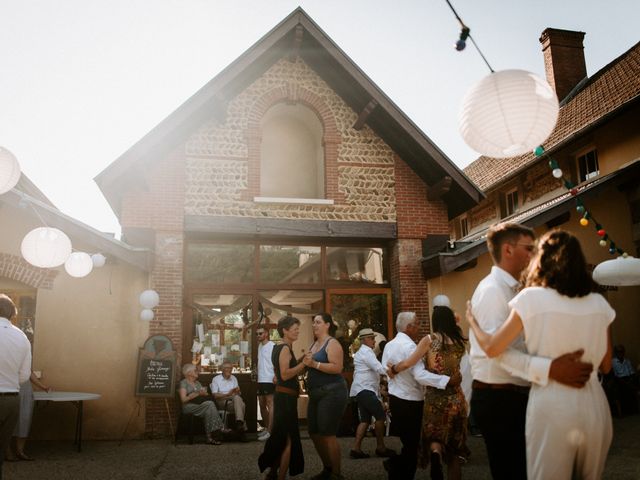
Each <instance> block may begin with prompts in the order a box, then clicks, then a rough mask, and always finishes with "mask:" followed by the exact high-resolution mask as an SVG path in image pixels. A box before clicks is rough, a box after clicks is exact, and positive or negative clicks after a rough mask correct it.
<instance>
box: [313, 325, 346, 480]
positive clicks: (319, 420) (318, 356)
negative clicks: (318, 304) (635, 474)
mask: <svg viewBox="0 0 640 480" xmlns="http://www.w3.org/2000/svg"><path fill="white" fill-rule="evenodd" d="M312 328H313V334H314V336H315V339H316V340H315V342H314V343H313V345H312V346H311V351H310V352H308V353H307V354H306V355H305V357H304V360H303V362H304V364H305V365H306V366H307V368H308V369H309V370H308V374H307V390H308V393H309V407H308V409H307V423H308V426H309V436H310V437H311V440H313V445H314V446H315V447H316V451H317V452H318V455H319V456H320V459H321V460H322V464H323V466H324V469H323V470H322V472H320V473H319V474H318V475H315V476H314V477H311V478H312V480H314V479H315V480H321V479H325V478H327V479H341V478H344V477H343V476H342V475H341V474H340V445H339V444H338V439H337V438H336V433H337V432H338V426H339V425H340V420H341V419H342V414H343V413H344V409H345V408H346V406H347V400H348V397H349V395H348V392H347V382H346V381H345V379H344V378H343V377H342V362H343V352H342V346H341V345H340V342H338V341H337V340H336V339H335V338H334V337H333V335H334V334H335V331H336V330H337V328H338V327H337V326H336V325H335V324H334V323H333V319H332V318H331V315H329V314H328V313H319V314H318V315H316V316H315V317H314V318H313V324H312Z"/></svg>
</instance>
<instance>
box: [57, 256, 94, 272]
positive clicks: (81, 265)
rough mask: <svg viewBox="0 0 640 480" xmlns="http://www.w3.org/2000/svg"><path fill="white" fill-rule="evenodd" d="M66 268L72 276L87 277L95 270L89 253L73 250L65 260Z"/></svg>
mask: <svg viewBox="0 0 640 480" xmlns="http://www.w3.org/2000/svg"><path fill="white" fill-rule="evenodd" d="M64 269H65V270H66V271H67V273H68V274H69V275H71V276H72V277H76V278H82V277H86V276H87V275H89V274H90V273H91V270H93V261H91V257H90V256H89V254H88V253H84V252H73V253H72V254H71V255H69V258H67V261H66V262H64Z"/></svg>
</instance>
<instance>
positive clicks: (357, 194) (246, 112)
mask: <svg viewBox="0 0 640 480" xmlns="http://www.w3.org/2000/svg"><path fill="white" fill-rule="evenodd" d="M283 101H287V102H302V103H304V104H305V105H306V106H308V107H309V108H310V109H312V110H313V111H315V113H316V114H317V115H318V118H319V119H320V121H321V123H322V124H323V126H324V132H323V133H324V135H323V144H324V149H325V170H326V182H325V190H326V198H327V199H332V200H334V205H313V206H311V205H286V204H285V205H273V204H272V205H265V204H255V203H254V202H253V201H252V200H253V197H254V196H259V195H260V192H259V168H260V157H259V155H260V120H261V118H262V116H263V115H264V113H266V111H267V110H268V109H269V108H270V107H271V106H273V105H275V104H276V103H278V102H283ZM356 119H357V113H356V112H354V111H353V110H352V109H351V108H350V107H349V106H348V105H347V104H346V103H345V102H344V101H343V100H342V99H341V98H340V97H339V96H338V95H337V94H336V93H335V92H334V91H333V90H332V89H331V88H330V87H329V86H328V85H327V84H326V83H325V82H324V80H322V79H321V78H320V76H318V75H317V74H316V73H315V72H314V71H313V70H312V69H311V68H309V67H308V66H307V65H306V64H305V63H304V62H303V61H302V60H301V59H298V60H296V61H295V62H290V61H288V60H286V59H282V60H280V61H278V62H277V63H275V64H274V65H273V66H272V67H271V68H269V69H268V70H267V71H266V72H265V73H264V74H263V75H262V76H261V77H260V78H259V79H257V80H256V81H255V82H254V83H252V84H251V85H250V86H249V87H247V88H246V89H245V90H244V91H243V92H242V93H240V94H239V95H238V96H237V97H235V98H234V99H232V100H231V101H230V102H229V104H228V107H227V115H226V117H225V119H224V123H220V122H218V121H216V120H211V121H209V122H207V123H205V124H204V125H202V126H201V127H200V128H199V129H198V130H197V131H196V132H194V133H193V135H191V137H190V138H189V139H188V140H187V142H186V145H185V155H186V165H185V167H186V172H185V175H186V185H185V214H186V215H212V216H240V217H261V218H265V217H266V218H286V219H291V218H294V219H307V220H344V221H368V222H395V221H396V198H395V178H394V152H393V151H392V150H391V148H389V146H388V145H386V143H385V142H384V141H383V140H381V139H380V138H379V137H377V136H376V135H375V134H374V133H373V131H372V130H371V129H370V128H369V127H367V126H366V125H365V126H364V128H362V129H361V130H359V131H358V130H355V129H353V128H352V126H353V124H354V123H355V121H356Z"/></svg>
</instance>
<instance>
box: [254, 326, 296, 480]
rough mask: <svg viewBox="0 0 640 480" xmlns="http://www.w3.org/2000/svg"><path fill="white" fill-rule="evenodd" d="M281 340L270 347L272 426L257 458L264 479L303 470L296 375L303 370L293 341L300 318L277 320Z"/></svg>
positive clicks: (281, 479)
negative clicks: (272, 389)
mask: <svg viewBox="0 0 640 480" xmlns="http://www.w3.org/2000/svg"><path fill="white" fill-rule="evenodd" d="M278 333H279V334H280V337H281V338H282V343H280V344H278V345H276V346H275V347H273V352H272V354H271V361H272V362H273V369H274V372H275V375H276V380H277V383H276V391H275V393H274V395H273V406H274V413H273V425H272V429H271V436H270V437H269V438H268V439H267V443H266V444H265V446H264V451H263V452H262V455H260V457H259V458H258V466H259V467H260V471H261V472H264V471H265V470H266V469H267V468H269V467H270V470H269V473H268V474H267V477H266V478H267V479H276V478H277V479H279V480H283V479H284V478H286V476H287V470H288V471H289V475H291V476H294V475H298V474H300V473H302V472H304V457H303V455H302V444H301V443H300V429H299V427H298V378H297V377H298V375H299V374H300V373H302V372H303V371H304V369H305V365H304V364H303V363H298V361H297V360H296V357H295V356H294V355H293V350H292V347H293V342H295V341H296V340H297V339H298V334H299V333H300V320H298V319H297V318H295V317H290V316H286V317H283V318H281V319H280V321H279V322H278Z"/></svg>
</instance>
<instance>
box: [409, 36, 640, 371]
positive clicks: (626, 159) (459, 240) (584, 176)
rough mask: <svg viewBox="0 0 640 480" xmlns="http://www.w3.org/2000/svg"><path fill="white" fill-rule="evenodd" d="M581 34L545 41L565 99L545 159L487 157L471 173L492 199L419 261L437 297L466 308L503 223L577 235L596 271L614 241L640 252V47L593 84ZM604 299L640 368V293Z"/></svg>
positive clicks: (551, 75) (625, 290)
mask: <svg viewBox="0 0 640 480" xmlns="http://www.w3.org/2000/svg"><path fill="white" fill-rule="evenodd" d="M584 35H585V34H584V33H583V32H573V31H566V30H558V29H551V28H549V29H546V30H545V31H544V32H543V33H542V36H541V38H540V42H541V44H542V49H543V56H544V63H545V69H546V73H547V81H548V82H549V83H550V84H551V85H552V87H554V88H555V90H556V93H557V94H558V98H559V99H560V100H561V102H560V115H559V119H558V123H557V125H556V127H555V129H554V131H553V132H552V133H551V135H550V136H549V138H548V139H547V141H546V142H545V143H544V147H545V151H546V153H547V154H548V155H547V156H544V157H542V158H538V157H536V156H535V155H534V154H533V153H529V154H525V155H522V156H519V157H514V158H505V159H495V158H488V157H480V158H478V159H477V160H476V161H475V162H473V163H471V164H470V165H469V166H468V167H466V168H465V169H464V172H465V173H466V174H467V175H468V176H469V178H471V179H472V180H473V181H474V182H475V183H476V184H477V185H478V186H479V187H480V188H481V189H482V190H483V192H484V193H485V195H486V198H485V199H484V200H483V201H481V202H480V203H479V204H478V205H476V206H475V207H473V208H471V209H469V210H468V211H467V212H464V213H463V214H461V215H458V216H456V218H454V219H453V220H452V221H451V222H450V233H451V237H452V238H453V239H455V242H452V246H453V248H451V247H450V248H447V249H442V250H440V251H436V250H433V251H431V252H429V253H428V254H427V255H425V258H423V260H422V266H423V271H424V273H425V276H426V277H427V278H428V279H430V280H429V284H430V288H431V290H432V291H435V292H438V291H442V292H443V293H446V294H447V295H449V296H450V297H451V298H452V303H453V305H454V307H455V308H457V309H458V310H459V311H460V310H463V309H464V305H465V301H466V300H467V299H468V298H470V297H471V295H472V293H473V291H474V289H475V286H476V285H477V283H478V282H479V281H480V280H481V279H482V278H483V277H484V276H485V275H486V274H487V272H488V271H489V269H490V265H491V260H490V258H489V254H488V253H487V248H486V242H485V234H486V231H487V228H488V227H489V226H490V225H491V224H494V223H497V222H500V221H507V220H508V221H515V222H520V223H523V224H525V225H528V226H530V227H532V228H534V229H535V230H536V232H537V233H538V234H541V233H543V232H545V231H547V230H548V229H550V228H554V227H559V228H562V229H565V230H568V231H571V232H572V233H573V234H575V235H576V236H577V237H578V238H579V239H580V242H581V244H582V247H583V249H584V252H585V255H586V256H587V261H588V262H589V263H590V264H591V265H592V266H595V265H597V264H598V263H600V262H602V261H605V260H609V259H611V258H614V257H613V256H612V255H611V254H610V253H609V248H610V247H611V240H613V241H614V242H615V246H616V249H617V248H620V249H622V250H624V251H626V252H628V254H630V255H633V256H636V257H637V256H638V255H640V188H639V185H640V131H639V130H638V125H640V75H639V73H640V44H636V45H634V46H633V47H631V48H630V49H629V50H628V51H627V52H625V53H623V54H622V55H621V56H619V57H618V58H616V59H613V60H612V61H611V63H609V64H608V65H606V66H605V67H603V68H602V69H601V70H599V71H598V72H596V73H595V74H593V75H592V76H591V77H588V76H587V71H586V67H585V59H584V53H583V38H584ZM550 158H553V159H555V160H556V161H557V162H558V165H559V167H560V168H561V169H562V171H563V172H564V175H565V178H567V179H568V180H569V181H570V182H571V183H572V184H574V185H576V188H577V195H575V196H572V195H571V194H570V193H569V192H568V190H567V188H565V186H564V185H563V182H562V181H560V180H558V179H556V178H554V177H553V176H552V174H551V169H550V168H549V164H548V162H549V159H550ZM577 202H581V203H582V204H583V205H584V206H585V207H586V208H587V209H588V211H590V212H591V213H592V214H593V216H594V217H595V218H596V220H597V221H599V222H601V226H602V228H604V229H606V232H607V234H608V235H609V236H610V240H609V241H607V242H605V245H604V246H600V240H601V237H599V236H598V235H597V233H596V231H597V230H598V229H597V228H594V227H595V226H596V223H595V222H593V221H591V222H590V224H589V225H588V226H587V227H586V228H585V227H582V226H581V225H580V223H579V220H580V219H581V217H582V215H581V214H580V213H579V212H578V211H577V208H576V207H577V205H578V203H577ZM616 255H618V253H617V252H616ZM605 294H606V296H607V299H608V301H609V302H610V303H611V305H612V306H613V308H614V309H615V310H616V321H615V322H614V323H613V325H612V339H613V342H614V344H616V343H624V344H626V346H627V352H628V356H629V357H630V358H631V359H632V361H634V362H635V363H634V365H637V364H638V363H639V362H640V327H639V325H640V324H639V323H638V311H640V287H620V288H609V289H608V291H607V292H605Z"/></svg>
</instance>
